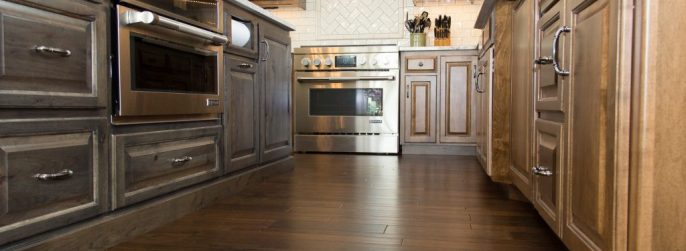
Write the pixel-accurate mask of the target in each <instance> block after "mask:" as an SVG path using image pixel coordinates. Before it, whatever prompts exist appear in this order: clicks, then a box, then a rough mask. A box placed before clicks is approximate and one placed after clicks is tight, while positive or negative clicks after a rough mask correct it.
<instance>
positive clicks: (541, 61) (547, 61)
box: [534, 57, 553, 64]
mask: <svg viewBox="0 0 686 251" xmlns="http://www.w3.org/2000/svg"><path fill="white" fill-rule="evenodd" d="M552 63H553V59H552V58H550V57H542V58H539V59H536V60H534V64H552Z"/></svg>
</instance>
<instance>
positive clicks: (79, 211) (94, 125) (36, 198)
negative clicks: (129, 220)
mask: <svg viewBox="0 0 686 251" xmlns="http://www.w3.org/2000/svg"><path fill="white" fill-rule="evenodd" d="M105 122H106V120H105V119H94V120H69V121H58V122H53V121H51V120H36V121H31V122H9V123H2V122H0V127H2V129H0V178H1V180H0V194H2V196H0V232H2V233H3V234H2V235H0V244H2V243H6V242H8V241H11V240H14V239H18V238H22V237H25V236H28V235H31V234H36V233H39V232H42V231H44V230H48V229H51V228H54V227H59V226H62V225H65V224H68V223H71V222H75V221H78V220H81V219H85V218H87V217H90V216H93V215H95V214H97V213H100V212H103V211H105V209H106V208H107V205H104V203H105V202H106V201H107V200H103V199H102V198H104V197H105V193H106V188H107V186H106V185H105V184H104V183H103V181H104V175H105V172H104V168H105V165H106V164H105V163H106V162H103V161H102V158H103V154H104V152H105V151H104V149H103V148H102V147H103V144H102V142H101V140H99V139H100V138H101V135H103V133H104V132H102V131H103V130H104V124H105ZM102 139H103V140H104V138H102Z"/></svg>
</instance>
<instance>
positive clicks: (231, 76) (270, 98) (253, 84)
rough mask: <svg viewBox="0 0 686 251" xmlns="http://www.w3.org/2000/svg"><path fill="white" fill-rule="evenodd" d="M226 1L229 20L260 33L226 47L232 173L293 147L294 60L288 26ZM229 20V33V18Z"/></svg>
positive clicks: (283, 154)
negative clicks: (244, 43)
mask: <svg viewBox="0 0 686 251" xmlns="http://www.w3.org/2000/svg"><path fill="white" fill-rule="evenodd" d="M224 7H225V15H229V16H228V17H225V18H224V20H225V22H227V23H229V22H231V20H234V21H238V22H243V23H246V24H248V26H249V27H253V28H254V29H253V31H254V34H257V35H255V37H254V43H255V44H254V46H253V45H248V46H247V47H240V48H239V47H236V46H229V47H227V49H226V52H227V56H226V57H225V62H224V64H225V66H224V67H225V71H224V74H225V76H224V82H225V85H226V88H225V89H226V95H225V96H226V98H227V99H228V100H227V102H225V103H226V108H225V110H226V111H227V112H226V113H225V114H224V120H225V129H224V132H225V138H226V142H227V143H226V147H225V148H226V149H225V156H226V159H227V161H226V165H225V167H224V170H225V172H226V173H230V172H236V171H239V170H241V169H244V168H248V167H252V166H256V165H259V164H265V163H268V162H272V161H275V160H278V159H281V158H284V157H287V156H289V155H290V154H291V153H292V139H291V138H292V137H291V115H292V108H291V107H292V100H291V99H292V97H291V71H292V62H291V40H290V36H289V34H288V31H286V30H284V29H282V28H280V27H277V26H275V25H273V24H271V23H269V22H265V21H263V20H261V19H257V18H256V17H254V16H253V15H251V14H249V13H246V12H243V11H241V10H240V9H237V7H235V6H233V5H231V4H230V3H227V4H225V6H224ZM225 26H226V27H229V28H228V29H229V30H227V33H230V32H231V31H230V28H231V26H230V24H225ZM252 42H253V41H252V40H251V43H252Z"/></svg>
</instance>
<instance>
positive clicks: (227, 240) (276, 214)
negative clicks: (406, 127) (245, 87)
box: [112, 154, 565, 251]
mask: <svg viewBox="0 0 686 251" xmlns="http://www.w3.org/2000/svg"><path fill="white" fill-rule="evenodd" d="M112 250H132V251H138V250H153V251H156V250H167V251H168V250H355V251H357V250H379V251H384V250H401V251H415V250H508V251H509V250H526V251H537V250H565V248H564V246H563V245H562V244H561V242H560V241H559V239H557V237H556V236H555V235H554V234H553V233H552V231H551V230H550V229H549V228H548V227H547V226H546V224H545V223H544V222H543V221H542V220H541V218H540V217H539V216H538V213H537V212H536V210H534V209H533V208H532V207H531V205H529V204H527V203H523V202H520V201H512V200H508V199H507V198H506V197H505V196H504V195H503V194H502V192H501V190H500V188H499V187H498V186H497V185H496V184H493V183H491V181H490V179H489V178H488V177H487V176H486V175H485V174H484V173H483V171H482V169H481V167H480V166H479V164H478V162H477V161H476V159H475V158H473V157H468V156H467V157H460V156H410V155H405V156H400V157H397V156H360V155H324V154H314V155H296V157H295V169H294V170H293V171H292V172H290V173H287V174H283V175H280V176H276V177H272V178H270V179H267V180H265V181H264V182H263V183H261V184H258V185H256V186H254V187H251V188H248V189H246V190H244V191H243V192H241V193H240V194H237V195H234V196H231V197H229V198H224V199H221V200H220V201H218V202H217V203H216V204H214V205H212V206H210V207H208V208H205V209H203V210H200V211H198V212H196V213H193V214H190V215H188V216H186V217H183V218H181V219H180V220H178V221H175V222H173V223H171V224H169V225H166V226H164V227H161V228H159V229H156V230H154V231H152V232H149V233H147V234H145V235H142V236H140V237H139V238H136V239H134V240H131V241H129V242H126V243H122V244H120V245H119V246H117V247H114V248H112Z"/></svg>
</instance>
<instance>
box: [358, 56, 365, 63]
mask: <svg viewBox="0 0 686 251" xmlns="http://www.w3.org/2000/svg"><path fill="white" fill-rule="evenodd" d="M357 62H358V63H359V64H360V65H364V64H366V63H367V57H365V56H360V57H359V58H357Z"/></svg>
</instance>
